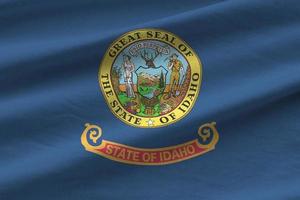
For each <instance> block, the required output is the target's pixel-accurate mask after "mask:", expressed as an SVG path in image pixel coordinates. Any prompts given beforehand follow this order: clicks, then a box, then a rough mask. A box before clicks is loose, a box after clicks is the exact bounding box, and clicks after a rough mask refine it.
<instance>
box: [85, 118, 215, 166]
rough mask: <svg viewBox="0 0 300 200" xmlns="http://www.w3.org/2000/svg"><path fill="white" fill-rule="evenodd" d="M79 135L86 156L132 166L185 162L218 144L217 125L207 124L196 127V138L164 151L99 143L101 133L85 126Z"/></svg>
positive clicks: (94, 128) (101, 140)
mask: <svg viewBox="0 0 300 200" xmlns="http://www.w3.org/2000/svg"><path fill="white" fill-rule="evenodd" d="M85 126H86V127H85V129H84V131H83V133H82V135H81V143H82V145H83V146H84V147H85V149H86V150H87V151H89V152H93V153H96V154H98V155H101V156H103V157H105V158H108V159H111V160H114V161H118V162H122V163H127V164H135V165H166V164H171V163H176V162H180V161H183V160H187V159H190V158H193V157H196V156H199V155H202V154H204V153H207V152H209V151H211V150H213V149H214V148H215V145H216V144H217V142H218V140H219V134H218V131H217V129H216V123H215V122H212V123H206V124H203V125H202V126H200V127H199V129H198V136H199V137H198V138H196V139H194V140H191V141H189V142H186V143H183V144H179V145H175V146H169V147H163V148H153V149H147V148H137V147H132V146H128V145H124V144H119V143H116V142H111V141H108V140H104V139H102V137H101V136H102V129H101V128H100V127H99V126H97V125H91V124H86V125H85Z"/></svg>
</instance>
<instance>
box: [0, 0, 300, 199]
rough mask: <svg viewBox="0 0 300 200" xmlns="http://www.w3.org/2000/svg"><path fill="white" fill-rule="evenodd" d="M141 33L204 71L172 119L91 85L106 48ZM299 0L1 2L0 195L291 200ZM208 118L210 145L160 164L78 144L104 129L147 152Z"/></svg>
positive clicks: (297, 174)
mask: <svg viewBox="0 0 300 200" xmlns="http://www.w3.org/2000/svg"><path fill="white" fill-rule="evenodd" d="M140 28H158V29H163V30H167V31H170V32H172V33H174V34H176V35H178V36H179V37H180V38H182V39H183V40H184V41H186V42H187V43H188V44H189V45H190V46H191V47H192V48H193V49H194V51H195V52H196V53H197V54H198V56H199V57H200V59H201V62H202V65H203V77H202V83H201V89H200V95H199V97H198V99H197V102H196V103H195V105H194V107H193V109H192V111H191V112H190V113H189V114H188V115H187V116H186V117H185V118H183V119H182V120H180V121H178V122H177V123H174V124H172V125H169V126H167V127H163V128H153V129H141V128H135V127H132V126H129V125H126V124H125V123H123V122H121V121H120V120H119V119H118V118H116V117H115V116H114V115H113V114H112V112H111V111H110V109H109V107H108V105H107V104H106V102H105V99H104V97H103V95H102V93H101V90H100V87H99V82H98V72H99V65H100V62H101V60H102V58H103V56H104V54H105V52H106V50H107V48H108V47H109V45H110V44H111V43H112V42H113V41H114V40H115V39H117V38H118V37H119V36H120V35H122V34H124V33H126V32H128V31H131V30H134V29H140ZM299 35H300V1H297V0H286V1H281V0H264V1H262V0H251V1H250V0H248V1H247V0H228V1H221V0H201V1H196V0H187V1H159V0H152V1H138V0H126V1H125V0H124V1H121V0H73V1H66V0H61V1H57V0H53V1H38V0H27V1H25V0H0V138H1V139H0V200H19V199H24V200H27V199H29V200H31V199H32V200H41V199H42V200H65V199H72V200H101V199H109V200H114V199H122V200H123V199H124V200H125V199H126V200H127V199H128V200H133V199H138V200H140V199H145V200H148V199H149V200H151V199H157V200H169V199H173V200H175V199H178V200H298V199H300V37H299ZM213 121H215V122H216V123H217V129H218V132H219V134H220V139H219V142H218V144H217V146H216V149H215V150H214V151H211V152H209V153H207V154H204V155H201V156H199V157H195V158H193V159H190V160H186V161H184V162H179V163H176V164H172V165H165V166H135V165H128V164H122V163H118V162H114V161H111V160H109V159H106V158H103V157H101V156H99V155H96V154H93V153H90V152H87V151H86V150H85V149H84V147H83V146H82V144H81V141H80V137H81V134H82V131H83V129H84V125H85V123H92V124H97V125H99V126H101V128H102V130H103V137H105V139H106V140H110V141H115V142H118V143H121V144H126V145H130V146H134V147H141V148H159V147H166V146H171V145H176V144H181V143H183V142H186V141H190V140H193V139H195V138H196V137H197V130H198V128H199V126H201V125H202V124H204V123H207V122H213Z"/></svg>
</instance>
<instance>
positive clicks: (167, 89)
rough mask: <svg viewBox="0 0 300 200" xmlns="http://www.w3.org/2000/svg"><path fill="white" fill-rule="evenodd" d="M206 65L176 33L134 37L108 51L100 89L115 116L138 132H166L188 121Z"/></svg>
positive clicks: (154, 31) (151, 31) (139, 33)
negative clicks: (178, 122) (145, 130)
mask: <svg viewBox="0 0 300 200" xmlns="http://www.w3.org/2000/svg"><path fill="white" fill-rule="evenodd" d="M201 78H202V66H201V62H200V60H199V58H198V56H197V55H196V53H195V52H194V50H193V49H192V48H191V47H190V46H189V45H188V44H187V43H186V42H184V41H183V40H182V39H180V38H179V37H178V36H176V35H175V34H173V33H170V32H167V31H164V30H159V29H138V30H134V31H130V32H128V33H125V34H124V35H122V36H120V37H119V38H118V39H117V40H115V41H114V42H113V43H112V44H111V45H110V47H109V49H108V50H107V51H106V53H105V55H104V58H103V60H102V62H101V65H100V70H99V84H100V88H101V90H102V93H103V95H104V97H105V99H106V101H107V104H108V106H109V108H110V109H111V111H112V113H113V114H114V115H115V116H116V117H118V118H119V119H120V120H121V121H123V122H125V123H126V124H128V125H131V126H134V127H139V128H154V127H162V126H167V125H169V124H171V123H174V122H176V121H178V120H180V119H182V118H183V117H185V116H186V115H187V114H188V113H189V112H190V111H191V109H192V107H193V105H194V103H195V101H196V99H197V97H198V94H199V90H200V84H201Z"/></svg>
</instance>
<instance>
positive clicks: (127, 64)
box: [122, 55, 135, 98]
mask: <svg viewBox="0 0 300 200" xmlns="http://www.w3.org/2000/svg"><path fill="white" fill-rule="evenodd" d="M122 67H123V69H124V82H125V85H126V94H127V97H129V98H135V94H134V91H133V82H132V75H133V74H132V73H133V71H134V64H133V62H131V57H130V56H129V55H124V56H123V64H122Z"/></svg>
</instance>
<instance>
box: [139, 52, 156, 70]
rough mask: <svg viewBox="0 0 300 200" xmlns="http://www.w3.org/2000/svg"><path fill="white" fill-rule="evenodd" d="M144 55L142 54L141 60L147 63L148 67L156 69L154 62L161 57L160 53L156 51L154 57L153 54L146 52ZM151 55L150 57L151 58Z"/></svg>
mask: <svg viewBox="0 0 300 200" xmlns="http://www.w3.org/2000/svg"><path fill="white" fill-rule="evenodd" d="M143 53H144V54H142V53H140V55H141V58H142V59H143V60H144V61H145V62H146V65H147V66H148V67H151V68H155V64H154V60H155V59H156V58H157V56H158V55H159V52H158V51H157V50H156V51H155V54H154V55H153V54H152V53H151V54H150V53H148V52H147V51H146V50H144V52H143ZM149 55H150V56H149Z"/></svg>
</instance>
